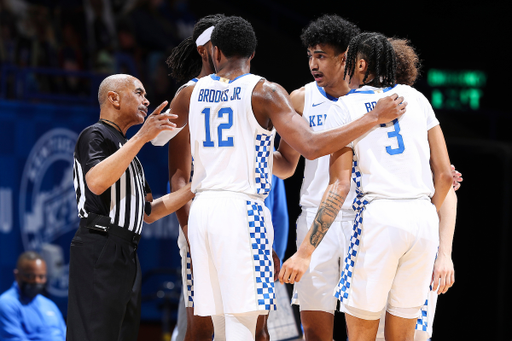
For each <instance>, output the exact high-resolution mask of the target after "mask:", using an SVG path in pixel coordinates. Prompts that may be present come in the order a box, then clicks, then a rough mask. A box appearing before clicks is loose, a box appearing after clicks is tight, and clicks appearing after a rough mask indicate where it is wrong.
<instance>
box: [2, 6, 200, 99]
mask: <svg viewBox="0 0 512 341" xmlns="http://www.w3.org/2000/svg"><path fill="white" fill-rule="evenodd" d="M195 20H196V18H195V17H194V15H193V14H192V13H191V11H190V10H189V7H188V2H187V0H0V69H1V70H2V77H3V78H4V80H3V82H4V84H5V83H6V84H7V87H6V86H5V85H4V91H3V92H4V93H3V95H4V97H7V98H11V99H16V98H17V97H18V95H19V91H21V90H20V89H17V87H18V88H19V87H20V85H19V84H17V83H16V82H17V81H16V77H17V76H16V75H17V74H18V75H19V74H20V72H24V75H25V77H24V82H25V83H28V84H24V85H23V88H24V90H23V91H27V90H26V89H29V90H30V91H32V92H34V93H40V94H41V93H42V94H45V93H46V94H52V95H55V94H57V95H59V94H61V95H66V96H68V95H71V96H88V95H90V92H91V89H92V87H91V86H90V85H91V84H90V82H92V79H93V78H92V77H97V78H100V80H101V78H103V76H104V75H106V74H112V73H129V74H131V75H134V76H136V77H138V78H139V79H140V80H141V81H142V82H143V84H145V86H146V87H147V89H146V91H147V92H148V95H149V99H150V101H152V102H153V104H157V103H160V102H161V101H163V100H165V99H169V98H168V97H169V94H172V93H173V90H174V89H175V88H176V84H174V83H173V81H172V80H171V79H170V78H169V77H168V74H169V70H168V69H167V66H166V64H165V59H166V58H167V56H168V55H169V53H170V50H171V49H172V48H173V47H174V46H176V45H177V44H179V42H180V41H181V40H183V39H184V38H186V37H188V36H190V35H191V34H192V29H193V25H194V23H195ZM27 70H28V72H27ZM7 71H9V72H7ZM63 71H65V72H63ZM96 89H97V87H96Z"/></svg>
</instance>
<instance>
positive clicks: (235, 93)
mask: <svg viewBox="0 0 512 341" xmlns="http://www.w3.org/2000/svg"><path fill="white" fill-rule="evenodd" d="M241 92H242V88H241V87H239V86H237V87H236V88H234V89H233V95H232V96H231V100H232V101H236V100H241V98H240V93H241Z"/></svg>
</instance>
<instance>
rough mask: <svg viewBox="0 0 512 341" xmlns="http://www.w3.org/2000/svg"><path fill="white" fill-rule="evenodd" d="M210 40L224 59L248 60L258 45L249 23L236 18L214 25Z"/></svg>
mask: <svg viewBox="0 0 512 341" xmlns="http://www.w3.org/2000/svg"><path fill="white" fill-rule="evenodd" d="M211 40H212V44H213V46H217V47H218V48H219V49H220V50H221V51H222V53H223V54H224V55H225V56H226V58H231V57H240V58H249V57H250V56H251V55H252V54H253V53H254V51H255V50H256V45H257V44H258V42H257V40H256V34H255V33H254V29H253V28H252V25H251V23H249V22H248V21H247V20H245V19H243V18H241V17H237V16H231V17H226V18H225V19H224V20H222V21H221V22H219V23H218V24H217V25H215V29H214V30H213V32H212V38H211Z"/></svg>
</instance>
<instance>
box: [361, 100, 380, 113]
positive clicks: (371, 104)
mask: <svg viewBox="0 0 512 341" xmlns="http://www.w3.org/2000/svg"><path fill="white" fill-rule="evenodd" d="M376 104H377V102H368V103H365V104H364V106H365V107H366V112H370V111H372V110H373V108H375V105H376Z"/></svg>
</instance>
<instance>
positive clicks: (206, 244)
mask: <svg viewBox="0 0 512 341" xmlns="http://www.w3.org/2000/svg"><path fill="white" fill-rule="evenodd" d="M188 231H189V232H188V234H189V242H190V249H191V250H190V251H191V255H192V266H193V272H194V313H195V314H196V315H200V316H209V315H223V314H240V313H246V312H251V311H259V312H261V313H262V314H267V313H268V311H269V310H274V309H275V304H276V300H275V290H274V279H273V276H274V266H273V260H272V243H273V240H274V230H273V226H272V220H271V216H270V211H269V210H268V209H267V208H266V207H265V205H264V203H263V201H262V200H259V199H254V198H251V197H249V196H247V195H245V194H241V193H236V192H220V191H207V192H201V193H199V194H197V195H196V197H195V199H194V201H193V202H192V206H191V208H190V215H189V224H188Z"/></svg>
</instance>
